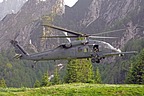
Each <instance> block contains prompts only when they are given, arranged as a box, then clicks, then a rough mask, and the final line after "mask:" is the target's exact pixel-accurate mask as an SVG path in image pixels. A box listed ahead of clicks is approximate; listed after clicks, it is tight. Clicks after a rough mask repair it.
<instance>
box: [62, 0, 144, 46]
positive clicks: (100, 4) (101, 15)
mask: <svg viewBox="0 0 144 96" xmlns="http://www.w3.org/2000/svg"><path fill="white" fill-rule="evenodd" d="M143 4H144V1H143V0H79V1H78V2H77V4H76V5H75V6H74V7H72V8H69V7H66V11H65V14H64V16H63V18H64V19H65V22H66V23H68V24H67V25H71V26H72V25H73V26H74V27H71V29H73V30H77V31H83V32H86V33H98V32H102V31H107V30H114V29H121V28H126V31H125V32H119V33H118V32H117V33H115V35H114V36H118V37H120V38H119V39H118V40H115V41H114V42H113V43H114V45H115V46H117V47H124V45H125V44H126V43H127V42H128V41H129V40H131V39H132V38H137V37H143V36H144V33H143V28H142V27H141V28H140V27H139V26H143V20H144V18H143V15H144V7H143ZM110 35H111V36H113V34H110Z"/></svg>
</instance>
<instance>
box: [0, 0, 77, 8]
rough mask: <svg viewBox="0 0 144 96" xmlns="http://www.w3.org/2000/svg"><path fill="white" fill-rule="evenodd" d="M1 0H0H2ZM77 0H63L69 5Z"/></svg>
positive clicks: (0, 0)
mask: <svg viewBox="0 0 144 96" xmlns="http://www.w3.org/2000/svg"><path fill="white" fill-rule="evenodd" d="M2 1H3V0H0V2H2ZM77 1H78V0H64V2H65V5H68V6H69V7H72V6H73V5H74V4H75V3H76V2H77Z"/></svg>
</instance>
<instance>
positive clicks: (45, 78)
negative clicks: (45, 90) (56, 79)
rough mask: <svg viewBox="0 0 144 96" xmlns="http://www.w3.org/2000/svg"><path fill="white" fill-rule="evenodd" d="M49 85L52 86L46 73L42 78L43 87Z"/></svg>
mask: <svg viewBox="0 0 144 96" xmlns="http://www.w3.org/2000/svg"><path fill="white" fill-rule="evenodd" d="M49 85H50V82H49V77H48V73H44V75H43V77H42V82H41V86H49Z"/></svg>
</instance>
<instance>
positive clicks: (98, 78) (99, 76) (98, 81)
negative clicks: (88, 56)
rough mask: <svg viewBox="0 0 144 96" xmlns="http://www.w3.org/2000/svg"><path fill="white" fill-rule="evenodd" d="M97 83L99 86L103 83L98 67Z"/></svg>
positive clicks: (96, 73)
mask: <svg viewBox="0 0 144 96" xmlns="http://www.w3.org/2000/svg"><path fill="white" fill-rule="evenodd" d="M95 83H97V84H101V83H102V80H101V75H100V72H99V68H98V67H97V68H96V72H95Z"/></svg>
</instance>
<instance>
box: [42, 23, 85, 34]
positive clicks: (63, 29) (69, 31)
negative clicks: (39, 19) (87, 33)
mask: <svg viewBox="0 0 144 96" xmlns="http://www.w3.org/2000/svg"><path fill="white" fill-rule="evenodd" d="M43 26H47V27H50V28H53V29H57V30H60V31H65V32H67V33H70V34H73V35H77V36H83V35H84V34H82V33H80V32H75V31H72V30H68V29H65V28H61V27H58V26H54V25H49V24H43Z"/></svg>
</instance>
